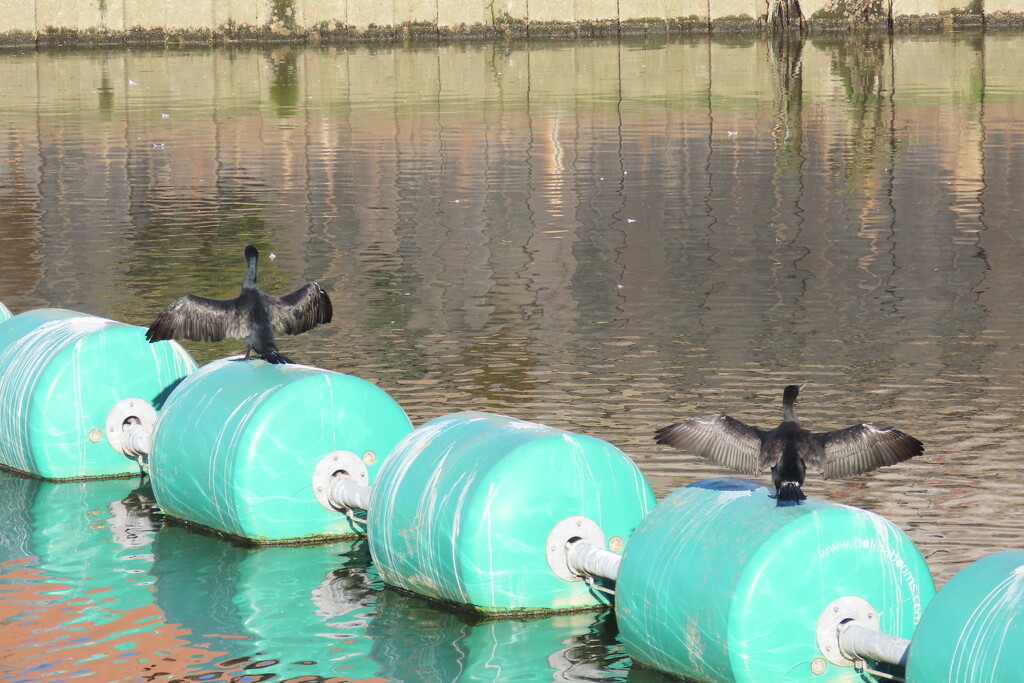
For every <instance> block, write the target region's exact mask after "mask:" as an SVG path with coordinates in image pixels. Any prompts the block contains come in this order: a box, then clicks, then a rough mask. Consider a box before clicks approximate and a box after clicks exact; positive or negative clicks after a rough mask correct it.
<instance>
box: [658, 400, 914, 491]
mask: <svg viewBox="0 0 1024 683" xmlns="http://www.w3.org/2000/svg"><path fill="white" fill-rule="evenodd" d="M802 386H803V385H797V384H791V385H789V386H787V387H786V388H785V390H784V391H783V393H782V423H781V424H779V426H778V427H776V428H775V429H772V430H769V431H765V430H762V429H758V428H757V427H750V426H747V425H745V424H743V423H742V422H740V421H739V420H736V419H733V418H731V417H729V416H728V415H724V414H722V413H715V414H713V415H705V416H704V417H698V418H692V419H689V420H684V421H683V422H677V423H675V424H670V425H668V426H667V427H662V428H661V429H659V430H658V431H657V432H655V436H654V439H655V440H656V441H657V442H658V443H661V444H668V445H669V446H674V447H675V448H683V449H686V450H688V451H689V452H691V453H693V454H694V455H697V456H700V457H702V458H707V459H708V460H710V461H711V462H713V463H715V464H717V465H723V466H725V467H728V468H730V469H733V470H736V471H738V472H742V473H743V474H748V475H756V474H759V473H760V472H764V471H765V470H767V469H768V468H769V467H771V470H772V483H774V484H775V495H776V499H777V500H779V501H801V500H804V499H805V498H806V497H807V496H805V495H804V493H803V491H802V490H801V488H800V487H801V486H802V485H803V483H804V474H805V472H806V471H807V470H808V469H811V470H814V471H816V472H818V473H820V474H821V475H822V476H823V477H824V478H825V479H842V478H845V477H851V476H853V475H855V474H861V473H862V472H868V471H870V470H873V469H875V468H877V467H882V466H884V465H895V464H896V463H898V462H902V461H904V460H907V459H909V458H912V457H914V456H915V455H921V453H923V452H924V446H923V445H922V444H921V442H920V441H918V440H917V439H915V438H914V437H912V436H910V435H909V434H905V433H903V432H901V431H899V430H897V429H893V428H892V427H882V426H879V425H874V424H871V423H870V422H862V423H861V424H859V425H855V426H853V427H847V428H846V429H836V430H834V431H831V432H824V433H821V434H815V433H812V432H810V431H808V430H806V429H804V428H803V427H801V426H800V423H799V422H798V421H797V419H796V412H795V411H794V410H793V406H794V404H795V403H796V397H797V395H798V394H799V393H800V388H801V387H802Z"/></svg>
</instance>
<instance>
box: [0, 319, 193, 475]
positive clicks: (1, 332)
mask: <svg viewBox="0 0 1024 683" xmlns="http://www.w3.org/2000/svg"><path fill="white" fill-rule="evenodd" d="M145 334H146V330H145V329H144V328H142V327H135V326H134V325H126V324H124V323H119V322H115V321H113V320H107V319H105V318H97V317H95V316H92V315H86V314H84V313H76V312H74V311H67V310H63V309H56V308H44V309H38V310H34V311H27V312H25V313H21V314H19V315H16V316H14V317H12V318H11V319H9V320H7V321H5V322H4V323H2V324H0V465H3V466H6V467H9V468H11V469H15V470H18V471H20V472H24V473H26V474H29V475H32V476H35V477H39V478H42V479H81V478H87V477H110V476H122V475H126V474H138V472H139V466H138V464H137V463H135V462H133V461H131V460H129V459H128V458H125V457H124V456H123V455H122V454H121V453H119V452H118V451H117V450H115V449H114V448H112V447H111V446H110V444H108V443H107V440H106V439H105V438H104V432H105V428H106V420H107V418H108V415H109V414H110V411H111V410H112V409H113V408H114V407H115V406H116V405H117V404H119V403H121V402H123V401H128V402H132V401H134V402H135V403H138V404H139V405H140V407H141V406H143V405H144V406H145V407H146V408H147V409H148V410H149V411H150V413H153V412H154V411H157V410H159V409H160V408H161V407H162V406H163V403H164V401H165V400H166V399H167V396H168V394H169V393H170V392H171V390H172V389H173V388H174V387H175V386H176V385H177V384H178V383H179V382H180V381H181V380H182V379H183V378H184V377H186V376H187V375H188V374H189V373H190V372H192V371H193V370H194V369H195V367H196V365H195V362H194V361H193V360H192V357H191V356H189V355H188V353H187V352H186V351H185V350H184V349H183V348H182V347H181V346H179V345H178V344H177V343H172V344H150V343H149V342H147V341H146V337H145ZM154 417H155V415H154Z"/></svg>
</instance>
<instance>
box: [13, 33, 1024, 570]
mask: <svg viewBox="0 0 1024 683" xmlns="http://www.w3.org/2000/svg"><path fill="white" fill-rule="evenodd" d="M1021 41H1022V38H1020V37H1019V36H1012V35H1002V36H993V35H990V36H988V37H986V38H983V39H982V38H978V37H972V36H961V35H947V36H936V37H930V38H927V39H910V38H896V39H887V38H878V37H860V36H856V37H851V38H834V39H833V38H815V39H814V40H812V41H808V42H802V43H801V42H799V41H793V40H790V41H788V42H780V43H766V42H763V41H759V40H753V39H749V38H746V39H728V40H727V39H717V38H716V39H714V40H707V39H704V38H701V39H695V40H680V41H674V42H670V43H663V42H635V43H629V42H626V43H595V42H587V43H569V44H563V43H557V42H554V43H552V44H550V45H543V46H538V45H532V46H526V45H513V44H496V45H481V44H472V45H451V46H441V47H420V48H412V49H398V48H393V47H382V46H367V47H353V48H347V49H338V48H325V49H299V48H292V47H289V48H282V49H280V50H273V51H258V50H218V51H197V52H170V51H166V52H132V53H86V54H75V53H49V52H41V53H33V54H28V55H14V54H6V55H3V56H0V72H2V74H0V83H3V84H4V85H3V86H0V87H2V88H3V95H4V97H5V103H4V110H5V118H4V123H3V129H2V135H0V180H2V182H0V240H2V248H3V255H4V258H3V260H2V261H0V300H3V301H4V303H6V304H7V305H8V306H10V307H11V308H12V309H13V310H15V311H20V310H25V309H29V308H33V307H39V306H62V307H68V308H73V309H77V310H82V311H86V312H90V313H95V314H99V315H106V316H111V317H115V318H119V319H123V320H127V321H130V322H133V323H138V324H146V323H148V322H149V321H150V320H151V319H152V317H153V316H154V315H155V314H156V312H157V311H159V310H160V308H162V307H163V306H164V305H166V303H167V302H169V301H170V300H172V299H173V298H175V297H177V296H179V295H181V294H183V293H186V292H188V293H194V294H199V295H204V296H210V297H216V298H226V297H230V296H234V294H235V293H236V292H237V289H238V285H239V283H240V281H241V276H242V274H243V271H242V268H243V261H242V258H241V250H242V246H243V245H244V244H245V243H246V242H251V243H254V244H256V245H257V246H259V247H260V248H261V250H262V251H263V253H264V254H265V255H268V254H269V252H271V251H273V252H275V253H276V254H277V259H276V260H275V261H273V262H271V261H270V260H269V259H266V258H264V259H263V261H262V262H261V275H260V280H261V285H262V286H263V287H264V288H265V289H266V290H268V291H272V292H280V291H290V290H291V289H292V288H294V287H295V286H297V285H299V284H301V283H302V282H304V281H305V280H309V279H316V280H318V281H319V282H320V283H321V284H323V285H324V286H325V287H327V289H328V290H329V291H330V293H331V296H332V299H333V301H334V303H335V310H336V320H335V322H334V323H332V324H331V325H329V326H327V327H324V328H318V329H317V330H314V331H313V332H310V333H308V334H306V335H303V336H301V337H296V338H287V339H285V340H282V344H281V347H282V350H283V351H284V352H285V353H286V354H288V355H289V356H292V357H295V358H298V359H300V360H302V361H304V362H308V363H311V364H316V365H320V366H323V367H327V368H331V369H336V370H340V371H343V372H351V373H353V374H356V375H360V376H362V377H365V378H367V379H370V380H373V381H375V382H378V383H379V384H380V385H381V386H383V387H384V388H385V389H386V390H388V391H389V392H391V393H392V395H393V396H394V397H395V398H396V400H398V401H399V402H400V403H401V404H402V405H403V407H405V409H406V410H407V411H408V412H409V414H410V417H411V418H412V419H413V421H414V423H416V424H419V423H422V422H423V421H425V420H428V419H430V418H433V417H436V416H438V415H442V414H446V413H450V412H453V411H457V410H464V409H478V410H491V411H496V412H502V413H507V414H511V415H515V416H517V417H522V418H525V419H532V420H538V421H542V422H545V423H548V424H552V425H554V426H558V427H563V428H567V429H571V430H574V431H579V432H584V433H589V434H593V435H595V436H599V437H602V438H605V439H608V440H610V441H612V442H613V443H615V444H616V445H618V446H619V447H621V448H622V449H623V450H625V451H626V452H627V453H629V454H630V455H631V456H632V457H634V458H635V459H636V460H637V462H638V463H639V464H640V466H641V468H642V469H643V470H644V471H645V473H646V474H647V475H648V476H649V477H650V478H651V480H652V482H653V483H654V485H655V488H656V490H657V492H658V493H659V495H664V494H665V493H667V492H668V491H670V490H672V489H673V488H675V487H677V486H680V485H684V484H686V483H688V482H690V481H693V480H695V479H698V478H702V477H707V476H712V475H717V474H721V473H722V472H721V471H720V470H717V469H715V468H712V467H709V466H707V465H706V464H704V463H702V462H699V461H697V460H696V459H694V458H691V457H689V456H687V455H685V454H680V453H676V452H673V451H670V450H665V449H662V448H660V447H657V446H655V445H654V444H653V441H652V440H651V434H652V432H653V430H654V428H656V427H658V426H660V425H662V424H664V423H666V422H667V421H670V420H673V419H677V418H681V417H685V416H688V415H695V414H702V413H707V412H711V411H717V410H723V411H727V412H729V413H730V414H732V415H734V416H736V417H738V418H740V419H743V420H745V421H748V422H750V423H753V424H757V425H760V426H772V425H773V424H774V423H775V422H777V420H778V419H779V412H778V402H779V393H780V391H781V387H782V386H783V385H784V384H786V383H789V382H796V381H807V382H809V383H810V384H809V386H808V388H807V389H806V391H805V393H804V394H803V395H802V397H801V406H800V407H801V415H802V416H803V418H804V420H805V422H806V423H807V425H808V426H809V427H811V428H813V429H819V430H824V429H831V428H835V427H839V426H846V425H849V424H853V423H855V422H857V421H860V420H872V421H877V422H883V423H891V424H894V425H896V426H898V427H900V428H902V429H904V430H906V431H909V432H911V433H913V434H915V435H917V436H918V437H920V438H921V439H922V440H923V441H924V442H925V443H926V446H927V449H928V450H927V453H926V455H925V456H924V457H923V458H921V459H919V460H918V461H915V462H911V463H906V464H904V465H901V466H899V467H897V468H892V469H889V470H885V471H881V472H877V473H874V474H872V475H869V476H865V477H860V478H858V479H856V480H854V481H852V482H821V481H818V480H812V481H811V482H809V484H808V489H809V491H811V492H812V493H816V494H819V495H824V496H828V497H831V498H834V499H836V500H839V501H842V502H845V503H850V504H853V505H860V506H863V507H867V508H870V509H872V510H875V511H877V512H880V513H881V514H884V515H886V516H887V517H889V518H891V519H893V520H894V521H895V522H896V523H897V524H899V525H900V526H901V527H902V528H903V529H905V530H906V531H907V532H908V533H909V534H910V535H911V536H912V538H913V539H914V541H915V542H917V543H918V544H919V546H920V547H921V548H922V550H923V552H924V553H925V554H926V556H927V557H928V558H929V562H930V564H931V566H932V568H933V570H934V571H935V573H936V575H937V578H938V580H939V583H942V582H944V581H945V580H946V579H948V578H949V576H951V575H952V573H954V572H955V571H956V570H958V569H959V568H961V567H963V566H964V564H966V563H967V562H969V561H970V560H972V559H976V558H978V557H981V556H983V555H986V554H990V553H992V552H996V551H998V550H1001V549H1005V548H1010V547H1019V546H1020V541H1019V534H1020V530H1021V526H1022V524H1024V512H1022V510H1021V507H1020V505H1019V504H1017V502H1016V501H1019V500H1020V499H1021V494H1022V493H1024V490H1022V485H1021V483H1020V482H1019V481H1018V478H1017V477H1016V476H1015V474H1016V472H1017V471H1019V469H1020V466H1021V463H1022V459H1024V454H1022V450H1021V447H1020V443H1021V442H1022V441H1021V436H1022V434H1021V424H1022V411H1021V407H1020V399H1019V396H1020V395H1021V394H1022V389H1024V386H1022V385H1024V381H1022V378H1021V372H1020V369H1019V368H1020V367H1021V366H1022V361H1024V346H1022V345H1021V343H1020V341H1019V340H1021V339H1022V338H1024V329H1022V327H1024V322H1022V316H1021V308H1020V304H1019V301H1018V300H1019V292H1020V291H1021V289H1022V286H1024V275H1022V271H1021V268H1020V266H1019V264H1020V263H1022V262H1024V242H1022V240H1021V238H1020V230H1019V228H1018V226H1019V225H1020V223H1021V203H1020V197H1019V188H1020V187H1021V186H1024V185H1022V182H1021V181H1022V180H1024V168H1022V164H1024V162H1022V161H1021V160H1022V159H1024V154H1022V152H1024V150H1022V146H1024V124H1022V123H1021V121H1020V117H1019V111H1020V107H1021V106H1022V103H1024V89H1022V86H1021V85H1020V84H1021V83H1024V73H1021V70H1022V69H1024V67H1022V66H1021V64H1020V60H1017V59H1015V58H1013V56H1014V55H1016V54H1017V51H1019V50H1020V49H1021V48H1024V45H1021ZM189 348H190V349H191V350H192V351H193V352H194V354H195V355H196V357H197V359H198V360H200V361H201V362H203V361H207V360H210V359H211V358H214V357H216V356H219V355H222V354H226V353H232V352H236V351H238V350H240V349H241V345H240V344H238V343H230V342H225V343H223V344H210V345H201V344H196V345H189Z"/></svg>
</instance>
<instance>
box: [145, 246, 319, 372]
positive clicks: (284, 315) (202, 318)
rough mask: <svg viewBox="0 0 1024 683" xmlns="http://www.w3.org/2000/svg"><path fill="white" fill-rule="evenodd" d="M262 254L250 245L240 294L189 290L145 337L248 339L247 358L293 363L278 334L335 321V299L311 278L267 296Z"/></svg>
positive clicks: (300, 330)
mask: <svg viewBox="0 0 1024 683" xmlns="http://www.w3.org/2000/svg"><path fill="white" fill-rule="evenodd" d="M259 256H260V254H259V252H258V251H257V250H256V247H253V246H251V245H246V247H245V260H246V261H248V263H249V269H248V271H246V273H245V279H244V280H242V292H241V293H240V294H239V295H238V296H237V297H236V298H234V299H230V300H228V301H220V300H217V299H204V298H203V297H199V296H192V295H191V294H187V295H185V296H183V297H181V298H180V299H178V300H177V301H175V302H174V303H172V304H171V305H170V306H168V307H167V308H166V309H164V311H163V312H162V313H160V315H158V316H157V317H156V320H154V321H153V324H152V325H150V326H149V330H148V331H147V332H146V339H148V340H149V341H150V342H151V343H152V342H156V341H161V340H164V339H190V340H192V341H221V340H222V339H226V338H231V339H245V359H246V360H248V359H249V358H251V357H252V354H253V352H255V354H256V355H257V356H258V357H260V358H262V359H263V360H265V361H267V362H268V363H291V362H292V361H291V360H289V359H288V358H287V357H285V356H284V354H282V353H281V352H280V351H278V350H277V342H276V341H275V340H274V334H275V333H276V334H301V333H303V332H306V331H307V330H311V329H313V328H314V327H316V326H317V325H318V324H320V323H329V322H331V316H332V315H333V308H332V307H331V299H330V297H328V296H327V292H325V291H324V290H323V288H322V287H321V286H320V285H318V284H317V283H315V282H307V283H306V284H305V285H304V286H302V287H299V288H298V289H296V290H295V291H294V292H292V293H291V294H286V295H285V296H272V295H270V294H264V293H263V292H261V291H260V288H259V287H258V286H257V285H256V262H257V260H258V259H259Z"/></svg>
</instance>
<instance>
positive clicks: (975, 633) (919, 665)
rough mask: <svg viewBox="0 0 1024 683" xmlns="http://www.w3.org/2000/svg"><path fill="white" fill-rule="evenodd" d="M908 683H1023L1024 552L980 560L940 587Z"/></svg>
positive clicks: (917, 637) (911, 659)
mask: <svg viewBox="0 0 1024 683" xmlns="http://www.w3.org/2000/svg"><path fill="white" fill-rule="evenodd" d="M906 680H907V682H908V683H931V682H932V681H1024V550H1008V551H1005V552H1001V553H997V554H995V555H990V556H989V557H986V558H983V559H981V560H978V561H977V562H974V563H973V564H970V565H968V566H967V567H966V568H965V569H963V570H961V571H960V572H959V573H957V574H956V575H955V576H954V577H953V578H952V579H950V580H949V582H947V583H946V585H945V586H943V587H942V590H941V591H939V593H938V595H936V596H935V599H934V600H932V602H931V604H930V605H928V609H926V610H925V612H924V617H923V618H922V619H921V624H920V625H919V626H918V627H917V631H916V632H915V633H914V638H913V641H912V642H911V645H910V653H909V655H908V658H907V671H906Z"/></svg>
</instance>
